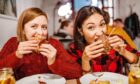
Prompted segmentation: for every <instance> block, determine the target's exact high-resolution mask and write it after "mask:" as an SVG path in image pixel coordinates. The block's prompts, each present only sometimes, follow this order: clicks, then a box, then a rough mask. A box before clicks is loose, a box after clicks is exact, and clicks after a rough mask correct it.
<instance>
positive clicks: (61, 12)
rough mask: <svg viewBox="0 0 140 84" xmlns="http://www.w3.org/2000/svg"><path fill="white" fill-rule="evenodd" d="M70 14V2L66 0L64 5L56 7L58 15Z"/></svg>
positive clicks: (67, 15)
mask: <svg viewBox="0 0 140 84" xmlns="http://www.w3.org/2000/svg"><path fill="white" fill-rule="evenodd" d="M71 14H72V10H71V3H70V2H67V3H66V4H64V5H61V6H60V7H59V9H58V15H59V16H64V17H66V18H69V17H70V16H71Z"/></svg>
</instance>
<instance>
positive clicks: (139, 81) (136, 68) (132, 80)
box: [129, 64, 140, 84]
mask: <svg viewBox="0 0 140 84" xmlns="http://www.w3.org/2000/svg"><path fill="white" fill-rule="evenodd" d="M130 73H131V75H129V76H132V77H129V84H140V64H132V65H130Z"/></svg>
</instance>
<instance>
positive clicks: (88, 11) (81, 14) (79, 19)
mask: <svg viewBox="0 0 140 84" xmlns="http://www.w3.org/2000/svg"><path fill="white" fill-rule="evenodd" d="M94 13H98V14H100V15H102V16H104V12H103V11H101V10H100V9H99V8H97V7H94V6H84V7H82V8H81V9H80V10H79V11H78V13H77V16H76V18H75V23H74V45H75V48H76V49H79V50H84V47H85V46H86V41H85V38H84V36H82V35H81V34H80V32H79V31H78V30H79V29H81V28H82V24H83V22H84V21H85V20H86V19H87V18H89V17H90V16H91V15H93V14H94Z"/></svg>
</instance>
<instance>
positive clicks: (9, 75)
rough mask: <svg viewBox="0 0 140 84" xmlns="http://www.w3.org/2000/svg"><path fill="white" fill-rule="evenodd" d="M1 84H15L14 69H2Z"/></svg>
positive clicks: (0, 72) (0, 71) (0, 73)
mask: <svg viewBox="0 0 140 84" xmlns="http://www.w3.org/2000/svg"><path fill="white" fill-rule="evenodd" d="M0 84H15V78H14V76H13V70H12V68H3V69H0Z"/></svg>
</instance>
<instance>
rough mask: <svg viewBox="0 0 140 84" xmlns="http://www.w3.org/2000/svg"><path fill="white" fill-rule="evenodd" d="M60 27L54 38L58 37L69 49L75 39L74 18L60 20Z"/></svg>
mask: <svg viewBox="0 0 140 84" xmlns="http://www.w3.org/2000/svg"><path fill="white" fill-rule="evenodd" d="M59 22H60V27H59V29H58V31H57V33H56V34H54V35H53V38H55V39H58V40H59V41H60V42H62V44H63V45H64V48H65V49H67V47H68V45H69V43H70V42H72V41H73V21H72V20H67V19H65V20H63V21H62V20H60V21H59Z"/></svg>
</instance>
